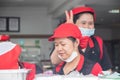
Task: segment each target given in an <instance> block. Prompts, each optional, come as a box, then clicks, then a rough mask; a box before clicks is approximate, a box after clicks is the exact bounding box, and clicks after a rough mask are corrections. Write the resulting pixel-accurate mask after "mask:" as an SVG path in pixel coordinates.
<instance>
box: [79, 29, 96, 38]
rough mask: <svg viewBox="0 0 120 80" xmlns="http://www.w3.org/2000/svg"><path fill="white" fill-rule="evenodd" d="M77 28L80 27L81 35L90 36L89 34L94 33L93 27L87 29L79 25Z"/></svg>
mask: <svg viewBox="0 0 120 80" xmlns="http://www.w3.org/2000/svg"><path fill="white" fill-rule="evenodd" d="M79 29H80V31H81V33H82V36H89V37H90V36H92V35H94V33H95V28H93V29H87V28H81V27H79Z"/></svg>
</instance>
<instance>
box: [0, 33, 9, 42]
mask: <svg viewBox="0 0 120 80" xmlns="http://www.w3.org/2000/svg"><path fill="white" fill-rule="evenodd" d="M8 40H10V36H9V35H5V34H3V35H0V41H8Z"/></svg>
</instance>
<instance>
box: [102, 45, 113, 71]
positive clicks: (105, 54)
mask: <svg viewBox="0 0 120 80" xmlns="http://www.w3.org/2000/svg"><path fill="white" fill-rule="evenodd" d="M100 65H101V67H102V69H103V71H104V70H108V69H111V68H112V63H111V60H110V57H109V55H108V51H107V48H106V46H105V45H104V44H103V57H102V59H101V60H100Z"/></svg>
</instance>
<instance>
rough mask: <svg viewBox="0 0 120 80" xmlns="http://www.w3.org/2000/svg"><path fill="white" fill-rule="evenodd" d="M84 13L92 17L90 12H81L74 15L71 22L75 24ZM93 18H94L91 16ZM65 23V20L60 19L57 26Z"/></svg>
mask: <svg viewBox="0 0 120 80" xmlns="http://www.w3.org/2000/svg"><path fill="white" fill-rule="evenodd" d="M84 13H90V14H91V15H94V14H93V13H92V12H88V11H86V12H81V13H78V14H75V15H74V17H73V22H74V23H76V21H77V20H78V19H79V18H80V16H81V15H82V14H84ZM93 17H94V16H93ZM65 22H66V18H62V19H60V23H59V24H58V25H60V24H63V23H65Z"/></svg>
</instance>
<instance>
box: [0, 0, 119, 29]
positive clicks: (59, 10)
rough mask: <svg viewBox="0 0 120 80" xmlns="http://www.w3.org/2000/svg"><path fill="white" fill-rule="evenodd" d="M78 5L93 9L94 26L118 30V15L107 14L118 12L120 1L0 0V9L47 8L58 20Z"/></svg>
mask: <svg viewBox="0 0 120 80" xmlns="http://www.w3.org/2000/svg"><path fill="white" fill-rule="evenodd" d="M78 5H86V6H91V7H93V8H94V9H95V11H96V14H97V21H96V26H104V27H105V26H106V28H114V27H116V28H120V13H116V14H112V13H108V11H109V10H112V9H119V10H120V0H0V7H47V8H48V14H51V15H53V17H54V18H60V16H62V15H63V14H64V10H69V9H71V8H73V7H75V6H78ZM118 12H120V11H118Z"/></svg>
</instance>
